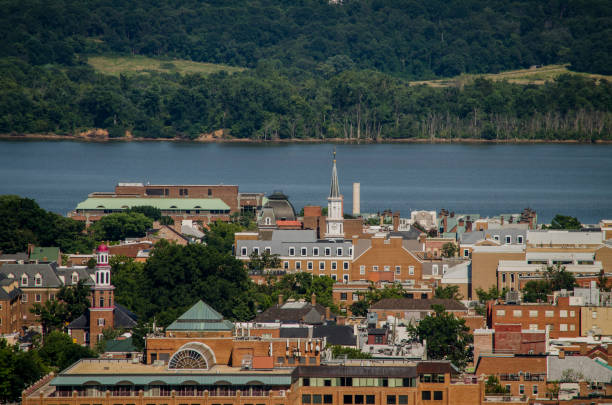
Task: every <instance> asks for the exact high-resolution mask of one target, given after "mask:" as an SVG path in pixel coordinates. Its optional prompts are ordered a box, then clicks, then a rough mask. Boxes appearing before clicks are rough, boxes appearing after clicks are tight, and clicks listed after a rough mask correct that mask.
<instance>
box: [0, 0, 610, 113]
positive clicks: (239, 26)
mask: <svg viewBox="0 0 612 405" xmlns="http://www.w3.org/2000/svg"><path fill="white" fill-rule="evenodd" d="M2 6H3V7H2V8H3V10H4V12H3V13H2V16H0V38H2V39H3V40H2V41H0V42H1V43H0V56H18V57H20V58H22V59H23V60H25V61H27V62H28V63H31V64H34V65H44V64H47V63H50V62H53V63H59V64H62V65H67V66H71V65H74V64H77V63H78V62H79V61H80V60H81V58H82V56H81V55H82V54H84V53H100V52H109V51H110V52H118V53H125V54H145V55H150V56H160V55H167V56H170V57H180V58H184V59H191V60H196V61H205V62H216V63H226V64H230V65H236V66H246V67H250V68H255V67H257V66H258V63H259V62H260V61H261V60H268V61H270V62H271V63H278V64H282V65H284V66H295V67H299V68H300V69H305V70H308V71H314V72H318V73H319V74H322V75H332V74H337V73H339V72H341V71H343V70H350V69H351V68H353V67H356V68H358V69H375V70H380V71H384V72H392V73H394V74H397V75H402V76H406V77H419V78H420V77H431V76H454V75H456V74H459V73H461V72H496V71H499V70H503V69H513V68H518V67H528V66H530V65H534V64H549V63H556V62H571V63H572V64H573V65H574V67H575V68H576V69H580V70H586V71H591V72H599V73H610V69H611V68H610V66H612V61H611V59H610V58H611V56H610V55H611V54H612V52H610V41H609V38H610V37H611V35H610V33H611V28H610V18H611V15H612V10H611V6H610V4H609V2H606V1H604V0H589V1H584V2H548V3H541V2H538V1H535V0H518V1H513V2H512V3H508V2H506V1H503V0H489V1H485V0H469V1H466V0H461V1H460V0H454V1H442V0H435V1H428V2H419V1H415V0H345V1H344V2H343V5H330V4H328V1H326V0H305V1H302V2H299V3H296V2H292V1H271V0H257V1H246V0H227V1H222V2H221V1H208V2H197V1H193V0H181V1H175V2H163V3H160V2H156V1H153V0H137V1H129V2H128V1H115V2H113V3H112V5H109V4H108V3H107V2H104V1H101V0H90V1H88V2H87V3H83V2H79V1H77V0H61V1H54V2H53V3H46V2H40V1H35V0H26V1H17V0H3V2H2ZM230 22H231V23H230ZM186 96H187V97H189V96H188V95H186ZM94 98H95V96H94ZM116 101H117V102H119V99H117V100H116ZM154 106H155V104H154V103H153V104H152V105H151V108H152V109H154ZM100 108H106V107H105V106H104V105H100ZM197 108H198V107H197V106H194V109H197Z"/></svg>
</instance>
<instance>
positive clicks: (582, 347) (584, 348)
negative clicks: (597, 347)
mask: <svg viewBox="0 0 612 405" xmlns="http://www.w3.org/2000/svg"><path fill="white" fill-rule="evenodd" d="M586 354H587V344H586V342H580V355H581V356H586Z"/></svg>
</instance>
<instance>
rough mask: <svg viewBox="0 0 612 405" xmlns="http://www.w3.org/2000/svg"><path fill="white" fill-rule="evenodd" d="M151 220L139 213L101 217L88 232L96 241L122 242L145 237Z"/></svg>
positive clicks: (119, 213)
mask: <svg viewBox="0 0 612 405" xmlns="http://www.w3.org/2000/svg"><path fill="white" fill-rule="evenodd" d="M152 225H153V220H152V219H151V218H149V217H147V216H146V215H144V214H142V213H140V212H135V211H133V212H118V213H114V214H109V215H105V216H103V217H102V218H101V219H100V220H99V221H96V222H95V223H94V224H93V225H91V229H90V231H91V232H92V233H93V235H94V236H95V238H96V239H97V240H112V241H117V240H123V239H125V238H137V237H142V236H145V235H146V232H147V230H148V229H150V228H151V226H152Z"/></svg>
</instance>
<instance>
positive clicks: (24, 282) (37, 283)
mask: <svg viewBox="0 0 612 405" xmlns="http://www.w3.org/2000/svg"><path fill="white" fill-rule="evenodd" d="M8 278H15V275H14V274H13V273H11V274H9V275H8ZM78 282H79V275H78V273H76V272H74V273H72V283H73V284H76V283H78ZM29 283H30V280H29V277H28V275H27V274H22V275H21V286H22V287H27V286H28V284H29ZM42 284H43V283H42V276H41V275H40V274H36V275H35V276H34V287H42Z"/></svg>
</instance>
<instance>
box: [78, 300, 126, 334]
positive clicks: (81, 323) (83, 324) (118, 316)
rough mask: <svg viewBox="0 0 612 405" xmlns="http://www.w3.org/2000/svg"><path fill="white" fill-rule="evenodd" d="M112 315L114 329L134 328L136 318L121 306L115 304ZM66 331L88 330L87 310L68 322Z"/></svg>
mask: <svg viewBox="0 0 612 405" xmlns="http://www.w3.org/2000/svg"><path fill="white" fill-rule="evenodd" d="M113 315H114V317H115V319H114V322H113V324H114V327H115V328H121V329H130V328H133V327H135V326H136V323H137V320H138V317H137V316H136V314H134V313H133V312H131V311H130V310H129V309H127V308H125V307H124V306H122V305H119V304H115V310H114V311H113ZM68 329H89V310H88V311H87V312H85V313H84V314H83V315H81V316H79V317H78V318H77V319H75V320H74V321H72V322H70V324H69V325H68Z"/></svg>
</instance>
